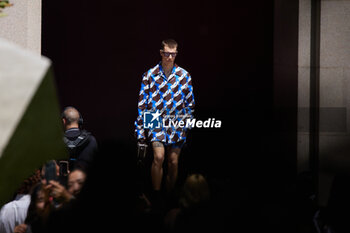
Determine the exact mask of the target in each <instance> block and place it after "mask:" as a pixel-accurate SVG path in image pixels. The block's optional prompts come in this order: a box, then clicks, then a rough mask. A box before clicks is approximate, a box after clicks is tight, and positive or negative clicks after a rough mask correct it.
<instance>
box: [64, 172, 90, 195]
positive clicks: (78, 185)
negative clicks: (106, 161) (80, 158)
mask: <svg viewBox="0 0 350 233" xmlns="http://www.w3.org/2000/svg"><path fill="white" fill-rule="evenodd" d="M85 178H86V175H85V173H84V172H82V171H80V170H75V171H73V172H71V173H69V176H68V192H69V193H70V194H73V195H74V196H75V195H77V194H79V193H80V190H81V189H82V187H83V185H84V182H85Z"/></svg>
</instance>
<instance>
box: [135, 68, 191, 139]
mask: <svg viewBox="0 0 350 233" xmlns="http://www.w3.org/2000/svg"><path fill="white" fill-rule="evenodd" d="M194 107H195V101H194V96H193V86H192V79H191V76H190V74H189V73H188V72H187V71H186V70H184V69H183V68H181V67H180V66H178V65H176V64H175V65H174V68H173V70H172V72H171V74H170V75H169V77H168V78H167V77H166V76H165V74H164V72H163V69H162V66H161V64H160V63H159V64H157V65H156V66H155V67H153V68H151V69H150V70H148V71H147V72H146V73H144V75H143V77H142V83H141V90H140V93H139V101H138V117H137V119H136V121H135V127H136V129H135V136H136V137H137V139H138V140H139V139H144V140H146V139H148V140H149V141H151V142H152V141H161V142H163V143H165V144H172V143H176V142H179V141H182V140H183V141H186V135H187V130H188V129H189V128H190V127H189V126H188V125H187V124H186V122H187V121H188V120H191V119H192V118H193V112H194ZM149 112H152V113H155V112H157V113H158V115H159V116H160V117H159V119H157V120H159V121H158V122H160V125H159V124H158V125H157V127H146V125H145V123H146V122H145V119H146V118H145V113H146V114H148V113H149ZM158 115H157V116H158ZM181 121H182V122H184V123H182V124H181V123H180V122H181ZM148 123H149V122H148Z"/></svg>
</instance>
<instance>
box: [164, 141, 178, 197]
mask: <svg viewBox="0 0 350 233" xmlns="http://www.w3.org/2000/svg"><path fill="white" fill-rule="evenodd" d="M180 152H181V148H169V149H168V174H167V177H166V188H167V190H168V192H170V191H172V190H173V188H174V187H175V184H176V180H177V173H178V162H179V157H180Z"/></svg>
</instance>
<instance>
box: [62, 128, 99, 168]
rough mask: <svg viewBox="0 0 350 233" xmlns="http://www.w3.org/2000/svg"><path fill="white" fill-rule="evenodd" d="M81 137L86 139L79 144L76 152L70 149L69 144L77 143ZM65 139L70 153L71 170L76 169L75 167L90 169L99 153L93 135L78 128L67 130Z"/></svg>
mask: <svg viewBox="0 0 350 233" xmlns="http://www.w3.org/2000/svg"><path fill="white" fill-rule="evenodd" d="M81 135H84V136H85V137H86V139H85V140H82V141H81V142H79V143H78V144H77V146H76V148H75V149H74V150H71V149H69V147H68V144H69V142H73V141H75V140H76V139H77V138H78V137H79V136H81ZM64 137H65V142H66V145H67V147H68V151H69V158H70V169H71V170H72V169H74V167H75V166H80V167H83V168H85V169H88V168H89V167H90V166H91V163H92V162H93V159H94V157H95V155H96V154H97V151H98V147H97V142H96V139H95V137H94V136H92V135H91V133H89V132H87V131H84V130H80V129H78V128H71V129H68V130H66V132H65V133H64Z"/></svg>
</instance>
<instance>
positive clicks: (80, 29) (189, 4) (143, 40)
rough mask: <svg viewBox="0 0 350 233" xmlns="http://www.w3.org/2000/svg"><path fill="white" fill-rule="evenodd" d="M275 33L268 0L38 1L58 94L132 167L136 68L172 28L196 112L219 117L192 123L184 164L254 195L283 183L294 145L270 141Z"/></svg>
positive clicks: (115, 162) (111, 157)
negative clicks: (285, 147) (215, 122)
mask: <svg viewBox="0 0 350 233" xmlns="http://www.w3.org/2000/svg"><path fill="white" fill-rule="evenodd" d="M273 35H274V3H273V2H272V1H257V0H256V1H222V0H218V1H199V0H195V1H184V0H179V1H167V2H165V1H140V2H135V1H103V2H96V1H83V2H82V1H79V2H78V1H71V2H69V4H67V5H62V3H61V2H58V1H46V0H44V1H43V39H42V53H43V55H45V56H48V57H49V58H50V59H52V61H53V66H54V71H55V76H56V82H57V88H58V94H59V100H60V104H61V106H62V108H63V107H64V106H67V105H73V106H76V107H77V108H78V109H79V110H80V111H81V113H82V115H83V117H84V122H85V128H86V129H88V130H89V131H91V132H93V134H94V135H95V137H96V138H97V141H98V143H99V145H100V147H101V150H102V151H103V152H104V153H103V155H102V156H103V159H101V160H103V161H112V165H110V166H109V167H108V166H107V168H111V167H112V166H115V167H117V168H118V169H119V170H118V171H119V172H117V174H118V175H128V176H133V170H132V169H129V168H130V166H129V165H130V164H132V163H130V164H129V162H130V159H129V158H134V157H135V152H136V151H135V143H136V142H135V140H134V138H133V130H134V126H133V123H134V120H135V118H136V114H137V96H138V92H139V88H140V81H141V76H142V74H143V73H144V72H145V71H146V70H147V69H149V68H150V67H153V66H154V65H156V64H157V63H158V62H159V46H160V42H161V40H162V39H164V38H174V39H175V40H177V41H178V43H179V55H178V57H177V58H176V59H177V60H176V63H177V64H178V65H180V66H181V67H183V68H185V69H186V70H188V71H189V72H190V73H191V75H192V78H193V85H194V95H195V99H196V104H197V105H196V112H195V115H196V117H197V119H203V120H205V119H207V118H208V117H210V118H215V119H220V120H221V121H222V128H221V129H203V128H202V129H194V130H193V131H192V132H191V135H190V137H189V143H188V144H189V146H188V147H187V148H186V149H185V150H184V154H183V156H182V158H181V164H180V166H181V168H182V171H183V173H182V174H188V173H191V172H201V173H203V174H205V175H206V176H207V177H215V178H218V179H221V180H229V183H230V185H231V187H230V188H232V189H233V190H236V191H237V192H238V191H240V190H244V191H243V196H244V197H245V198H247V199H249V198H253V199H254V200H259V202H260V201H262V200H264V198H265V197H266V196H269V195H270V196H271V195H272V194H273V196H275V195H276V196H277V195H278V194H277V193H278V192H283V190H282V189H283V188H284V185H285V183H286V181H289V180H290V178H291V177H292V176H293V175H294V174H293V172H294V171H293V169H294V168H295V167H294V166H295V164H292V165H291V164H288V163H286V161H290V159H291V158H292V160H293V158H295V157H293V156H295V155H291V154H289V155H288V156H289V157H288V158H287V159H286V158H285V157H284V156H281V155H280V154H278V153H279V152H280V151H279V152H278V153H275V151H274V150H272V149H271V148H272V147H273V145H274V141H273V140H274V137H275V136H276V135H275V134H274V121H273V108H274V98H276V96H274V94H275V93H276V92H274V89H273V88H274V76H273V75H274V73H273V63H274V61H273V56H274V54H273V48H274V40H273V39H274V36H273ZM285 88H288V87H285ZM282 93H283V92H282ZM280 146H281V147H282V145H280ZM291 156H292V157H291ZM126 164H128V166H126ZM101 171H102V169H101ZM291 171H292V172H291ZM119 173H120V174H119ZM180 176H181V175H180ZM183 176H185V175H183ZM280 190H282V191H280ZM276 191H277V192H276ZM257 202H258V201H257Z"/></svg>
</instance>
